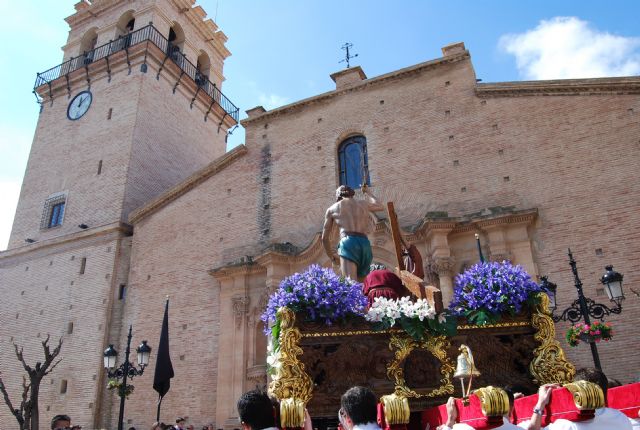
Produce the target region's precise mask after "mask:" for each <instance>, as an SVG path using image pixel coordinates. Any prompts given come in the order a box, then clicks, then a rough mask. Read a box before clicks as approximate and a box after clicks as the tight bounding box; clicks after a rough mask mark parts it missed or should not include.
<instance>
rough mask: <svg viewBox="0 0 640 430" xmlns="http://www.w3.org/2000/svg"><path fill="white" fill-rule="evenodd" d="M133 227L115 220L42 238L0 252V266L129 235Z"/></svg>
mask: <svg viewBox="0 0 640 430" xmlns="http://www.w3.org/2000/svg"><path fill="white" fill-rule="evenodd" d="M132 234H133V227H132V226H131V225H129V224H125V223H122V222H116V223H112V224H106V225H103V226H99V227H92V228H88V229H86V230H81V231H78V232H77V233H71V234H66V235H64V236H59V237H55V238H52V239H47V240H42V241H38V242H35V243H31V244H29V245H24V246H21V247H19V248H12V249H9V250H6V251H2V252H0V267H2V266H5V265H7V264H11V263H12V261H13V260H15V259H18V258H22V257H24V256H26V255H28V254H30V256H31V257H33V258H38V257H40V256H42V255H47V254H49V253H52V252H57V251H56V248H58V247H60V246H62V245H68V244H71V243H73V242H77V244H78V246H86V245H87V243H100V242H108V241H111V240H114V239H115V238H118V237H124V236H131V235H132Z"/></svg>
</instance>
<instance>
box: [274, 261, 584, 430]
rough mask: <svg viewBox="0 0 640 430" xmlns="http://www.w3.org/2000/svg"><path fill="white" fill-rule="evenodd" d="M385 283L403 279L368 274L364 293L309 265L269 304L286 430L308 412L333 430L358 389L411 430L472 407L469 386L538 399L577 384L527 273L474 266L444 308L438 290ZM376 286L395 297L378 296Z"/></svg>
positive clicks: (411, 281)
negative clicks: (537, 394) (450, 408)
mask: <svg viewBox="0 0 640 430" xmlns="http://www.w3.org/2000/svg"><path fill="white" fill-rule="evenodd" d="M389 274H391V275H392V276H396V275H394V274H393V272H390V271H385V270H375V271H373V272H371V274H370V275H369V276H368V278H367V279H366V280H365V283H364V288H363V285H362V284H359V283H356V282H354V281H351V280H350V279H349V278H343V277H339V276H338V275H336V274H335V273H334V272H333V271H332V270H331V269H328V268H322V267H320V266H311V267H309V268H308V269H307V270H306V271H304V272H302V273H296V274H293V275H292V276H290V277H288V278H286V279H284V280H283V281H282V283H281V284H280V287H279V289H278V291H276V292H275V293H274V294H273V295H272V296H271V298H270V300H269V304H268V307H267V310H266V312H265V314H264V315H263V320H264V321H265V322H266V323H267V325H268V330H267V331H268V336H269V339H270V342H269V351H268V357H267V362H268V369H269V370H268V373H269V375H270V379H271V381H270V384H269V391H270V393H271V394H272V395H274V396H275V397H277V398H278V399H279V400H280V403H281V409H280V411H281V416H280V419H281V425H282V426H283V427H301V426H302V421H303V417H304V415H303V410H304V407H307V408H308V410H309V412H310V414H311V416H313V417H314V427H315V428H319V429H323V428H331V427H334V426H335V425H336V419H335V416H336V405H339V404H340V396H341V394H342V393H343V392H345V391H346V390H347V389H348V388H350V387H351V386H354V385H364V386H368V387H370V388H372V389H373V390H374V392H376V393H377V394H379V395H381V394H385V395H384V396H382V397H381V404H383V405H384V408H383V410H382V411H381V412H382V413H383V414H384V415H385V416H386V422H387V424H389V425H392V424H393V425H406V424H408V423H409V421H410V420H411V419H418V420H419V419H420V418H419V416H420V415H419V414H417V415H416V414H412V412H415V413H417V412H419V411H423V410H425V409H427V408H429V407H432V406H435V405H441V404H443V403H445V402H446V400H447V398H448V397H449V396H452V395H455V396H457V397H462V398H465V399H468V398H469V395H470V394H471V390H470V389H471V385H472V382H473V384H474V386H475V387H482V386H489V385H495V386H506V385H509V384H517V385H520V386H522V387H528V388H529V389H531V390H532V391H535V389H536V387H537V386H538V385H541V384H545V383H552V382H553V383H560V384H564V383H568V382H571V381H572V380H573V376H574V373H575V368H574V366H573V365H572V364H571V363H569V362H568V361H567V360H566V358H565V355H564V352H563V350H562V348H561V347H560V344H559V342H558V341H557V340H556V339H555V328H554V323H553V320H552V318H551V314H550V311H549V309H548V305H549V299H548V297H547V295H546V294H545V293H544V292H543V291H541V289H540V287H539V286H538V285H537V284H536V283H535V282H533V281H532V280H531V278H530V277H529V275H528V274H527V273H526V272H525V271H524V270H523V269H522V268H521V267H519V266H513V265H511V264H510V263H509V262H506V261H505V262H500V263H498V262H481V263H478V264H476V265H475V266H473V267H471V268H470V269H468V270H467V271H466V272H464V273H463V274H461V275H459V276H458V278H457V280H456V289H455V296H454V300H453V301H452V303H451V304H450V306H449V307H448V308H446V309H445V308H444V307H443V305H442V299H441V297H440V295H439V291H438V290H437V289H436V288H434V287H431V286H428V285H426V284H425V283H424V282H422V280H418V279H416V278H415V277H414V276H413V275H411V274H410V273H407V272H406V271H403V270H399V274H400V276H396V278H397V283H396V284H394V283H393V282H392V281H389V280H388V279H385V277H389ZM370 278H373V279H374V281H373V284H376V281H375V279H378V282H377V283H378V285H372V282H370V281H369V279H370ZM380 279H382V282H383V283H385V284H386V286H383V285H381V284H380ZM401 280H402V282H400V281H401ZM398 284H399V285H398ZM380 287H383V288H386V289H389V288H390V289H391V290H394V289H395V290H397V292H398V294H396V295H395V297H394V295H393V294H380V295H378V293H379V292H380V290H379V288H380ZM400 288H404V291H403V290H401V289H400ZM365 293H368V294H367V295H365ZM376 295H378V297H376ZM471 351H473V355H472V354H471ZM459 353H460V354H459ZM458 354H459V355H458ZM474 356H475V360H474ZM456 358H457V361H456ZM478 363H481V365H478V366H479V367H481V370H482V372H481V373H480V372H479V371H478V369H477V368H476V364H478ZM458 382H459V383H460V384H461V385H458ZM460 386H461V387H462V392H460V388H459V387H460ZM476 397H477V396H476ZM412 415H413V418H412ZM423 428H424V427H423Z"/></svg>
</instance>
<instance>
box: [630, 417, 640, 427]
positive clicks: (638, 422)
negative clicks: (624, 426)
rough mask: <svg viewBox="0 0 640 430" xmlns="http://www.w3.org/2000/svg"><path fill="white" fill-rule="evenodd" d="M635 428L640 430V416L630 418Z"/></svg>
mask: <svg viewBox="0 0 640 430" xmlns="http://www.w3.org/2000/svg"><path fill="white" fill-rule="evenodd" d="M629 422H630V423H631V427H633V430H640V418H629Z"/></svg>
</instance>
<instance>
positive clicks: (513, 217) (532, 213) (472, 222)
mask: <svg viewBox="0 0 640 430" xmlns="http://www.w3.org/2000/svg"><path fill="white" fill-rule="evenodd" d="M537 216H538V209H535V208H534V209H525V210H521V211H514V212H512V213H504V214H496V215H487V216H482V217H477V218H471V219H467V220H462V221H461V222H460V223H459V224H458V225H456V227H455V228H454V229H453V231H452V232H453V233H463V232H470V231H473V232H477V231H481V230H483V229H485V228H488V227H493V226H497V225H501V224H502V225H506V224H509V225H516V224H531V223H532V222H533V221H534V220H535V219H536V217H537Z"/></svg>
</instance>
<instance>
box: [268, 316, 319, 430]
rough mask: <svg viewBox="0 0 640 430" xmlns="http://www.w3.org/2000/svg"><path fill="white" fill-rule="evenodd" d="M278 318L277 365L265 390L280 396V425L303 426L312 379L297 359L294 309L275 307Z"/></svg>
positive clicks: (297, 349)
mask: <svg viewBox="0 0 640 430" xmlns="http://www.w3.org/2000/svg"><path fill="white" fill-rule="evenodd" d="M278 318H279V320H280V366H279V367H278V369H277V371H276V374H275V375H274V377H273V380H272V381H271V383H270V384H269V392H270V393H271V394H273V395H274V396H276V397H277V398H278V399H279V400H280V423H281V426H282V428H295V427H303V425H304V407H305V405H306V403H307V402H308V401H309V400H310V399H311V391H312V387H313V381H312V380H311V378H310V377H309V375H307V373H306V372H305V368H304V364H303V363H301V362H300V361H299V360H298V357H299V356H300V355H302V348H300V347H299V346H298V344H299V342H300V338H301V337H302V334H301V333H300V330H298V329H297V328H295V327H294V323H295V318H296V317H295V313H294V312H293V311H292V310H291V309H289V308H285V307H283V308H280V309H279V310H278Z"/></svg>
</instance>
